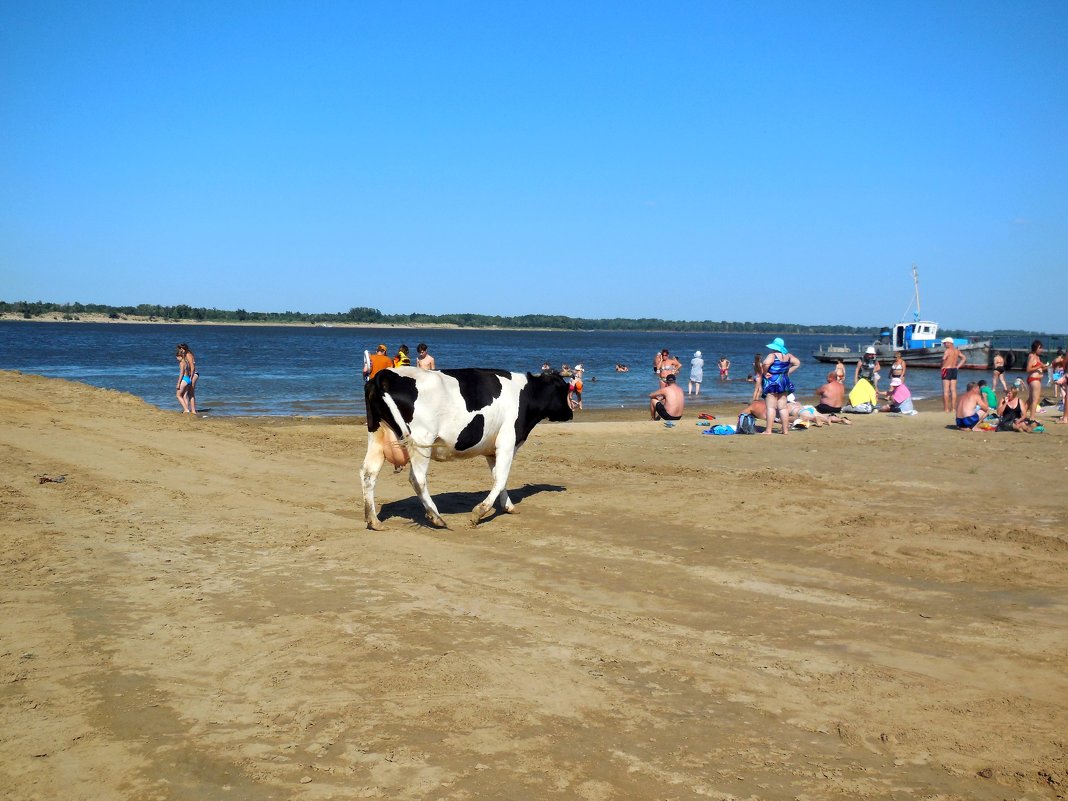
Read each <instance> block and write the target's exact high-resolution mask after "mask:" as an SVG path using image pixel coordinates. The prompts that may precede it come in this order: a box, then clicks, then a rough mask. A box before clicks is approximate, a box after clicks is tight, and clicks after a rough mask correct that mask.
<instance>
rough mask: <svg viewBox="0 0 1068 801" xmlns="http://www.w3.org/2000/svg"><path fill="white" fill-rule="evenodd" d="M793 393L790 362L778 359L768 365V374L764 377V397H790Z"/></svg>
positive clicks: (762, 392)
mask: <svg viewBox="0 0 1068 801" xmlns="http://www.w3.org/2000/svg"><path fill="white" fill-rule="evenodd" d="M793 391H794V382H793V381H791V380H790V360H789V359H776V360H775V361H773V362H772V363H771V364H769V365H768V372H767V373H765V375H764V386H763V388H762V391H761V394H762V396H764V397H766V396H768V395H789V394H790V393H791V392H793Z"/></svg>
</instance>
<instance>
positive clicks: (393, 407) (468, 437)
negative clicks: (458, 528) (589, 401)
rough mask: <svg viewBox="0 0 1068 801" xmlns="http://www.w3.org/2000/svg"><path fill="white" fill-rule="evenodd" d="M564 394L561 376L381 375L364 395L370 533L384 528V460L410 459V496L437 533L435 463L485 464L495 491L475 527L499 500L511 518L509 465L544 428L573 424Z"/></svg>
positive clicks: (363, 476)
mask: <svg viewBox="0 0 1068 801" xmlns="http://www.w3.org/2000/svg"><path fill="white" fill-rule="evenodd" d="M567 392H568V387H567V383H566V382H565V381H564V379H562V378H561V377H560V376H558V375H532V374H530V373H526V374H525V375H524V374H523V373H509V372H507V371H505V370H486V369H477V368H468V369H462V370H423V369H420V368H418V367H394V368H389V369H386V370H381V371H380V372H378V373H376V374H375V377H374V378H372V379H371V380H370V381H368V382H367V384H366V386H365V387H364V395H365V397H366V400H367V431H368V432H369V435H368V440H367V456H366V457H364V460H363V467H361V468H360V481H361V483H362V484H363V516H364V519H365V520H366V521H367V527H368V528H371V529H375V530H380V529H382V528H383V526H382V523H381V521H380V520H379V519H378V511H377V509H376V507H375V481H376V480H377V478H378V473H379V471H380V470H381V469H382V463H383V462H384V461H385V460H386V459H387V458H388V459H389V461H390V462H392V463H393V464H400V465H403V464H404V463H405V462H406V461H407V460H408V459H409V458H410V459H411V471H410V474H409V479H410V481H411V483H412V488H413V489H415V492H416V494H417V495H418V496H419V500H421V501H422V502H423V508H425V509H426V515H427V518H428V519H429V520H430V522H431V523H433V524H434V525H435V526H440V527H445V521H444V520H442V519H441V515H440V514H439V513H438V510H437V507H436V506H434V501H433V500H431V498H430V493H429V492H428V491H427V485H426V474H427V469H428V468H429V467H430V460H431V459H433V460H434V461H439V462H441V461H449V460H451V459H462V458H465V457H469V456H485V457H486V461H488V462H489V466H490V470H491V471H492V473H493V488H492V489H491V490H490V493H489V495H487V496H486V498H485V499H484V500H483V501H482V503H480V504H479V505H478V506H476V507H475V509H474V511H473V512H472V515H471V517H472V521H473V522H475V523H477V522H478V521H479V520H481V519H482V518H483V517H485V516H486V515H487V514H489V512H490V510H491V509H492V508H493V502H494V501H495V500H496V499H497V497H498V496H500V498H501V501H502V504H503V507H504V511H506V512H514V511H515V507H514V506H513V505H512V502H511V500H509V498H508V492H507V491H506V490H505V488H504V485H505V483H506V482H507V481H508V473H509V471H510V470H511V468H512V458H513V457H514V456H515V452H516V451H517V450H518V449H519V446H520V445H522V444H523V443H524V442H525V441H526V439H527V437H528V436H529V435H530V432H531V431H532V430H533V428H534V426H536V425H537V424H538V423H540V422H541V421H542V420H545V419H549V420H553V421H556V422H562V421H565V420H570V419H571V417H572V411H571V407H570V405H569V404H568V402H567ZM397 440H399V445H400V446H403V450H402V449H401V447H399V446H398V443H397ZM394 454H399V456H397V455H394Z"/></svg>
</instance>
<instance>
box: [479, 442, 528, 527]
mask: <svg viewBox="0 0 1068 801" xmlns="http://www.w3.org/2000/svg"><path fill="white" fill-rule="evenodd" d="M513 454H514V451H513V450H512V449H508V450H507V451H504V452H503V453H501V452H498V453H497V455H496V456H487V457H486V461H487V462H489V466H490V472H491V473H492V474H493V489H491V490H490V493H489V495H487V496H486V497H485V498H483V499H482V503H480V504H479V505H478V506H476V507H475V508H474V511H472V512H471V522H472V523H478V521H480V520H481V519H482V518H484V517H485V516H486V515H488V514H489V513H490V512H492V511H493V502H494V501H496V500H497V498H500V499H501V504H502V505H503V507H504V511H506V512H507V513H508V514H517V512H516V510H515V506H514V505H513V504H512V499H511V498H509V497H508V491H507V490H506V489H505V488H504V485H505V484H506V483H507V482H508V473H509V472H511V469H512V456H513Z"/></svg>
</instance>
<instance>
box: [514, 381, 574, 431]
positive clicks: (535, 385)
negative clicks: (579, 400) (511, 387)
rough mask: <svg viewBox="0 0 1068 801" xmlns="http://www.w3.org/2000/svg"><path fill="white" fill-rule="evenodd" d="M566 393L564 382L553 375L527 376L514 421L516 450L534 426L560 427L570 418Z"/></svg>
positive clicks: (565, 383) (566, 388)
mask: <svg viewBox="0 0 1068 801" xmlns="http://www.w3.org/2000/svg"><path fill="white" fill-rule="evenodd" d="M567 393H568V386H567V382H566V381H564V379H562V378H561V377H560V376H558V375H556V374H555V373H553V374H551V375H547V374H544V373H543V374H541V375H533V374H532V373H527V383H526V385H525V386H524V387H523V389H522V390H520V392H519V410H518V412H519V413H518V415H517V416H516V419H515V441H516V446H517V447H518V446H519V445H522V444H523V443H524V442H526V440H527V436H529V434H530V432H531V431H533V430H534V426H536V425H537V424H538V423H540V422H541V421H542V420H552V421H553V422H554V423H563V422H566V421H567V420H570V419H571V418H572V417H573V416H574V413H573V412H572V411H571V405H570V404H569V403H568V402H567Z"/></svg>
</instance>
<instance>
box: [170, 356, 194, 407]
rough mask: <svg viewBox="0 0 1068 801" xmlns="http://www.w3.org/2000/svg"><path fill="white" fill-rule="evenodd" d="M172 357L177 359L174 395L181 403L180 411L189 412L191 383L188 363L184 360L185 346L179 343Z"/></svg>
mask: <svg viewBox="0 0 1068 801" xmlns="http://www.w3.org/2000/svg"><path fill="white" fill-rule="evenodd" d="M174 358H176V359H177V360H178V383H177V384H176V385H175V387H174V396H175V397H176V398H178V403H180V404H181V405H182V411H183V412H184V413H186V414H188V413H189V399H188V394H189V387H191V386H192V385H193V381H192V379H191V378H190V377H189V363H188V362H187V361H186V360H185V346H184V345H179V346H178V347H177V348H176V349H175V351H174Z"/></svg>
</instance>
